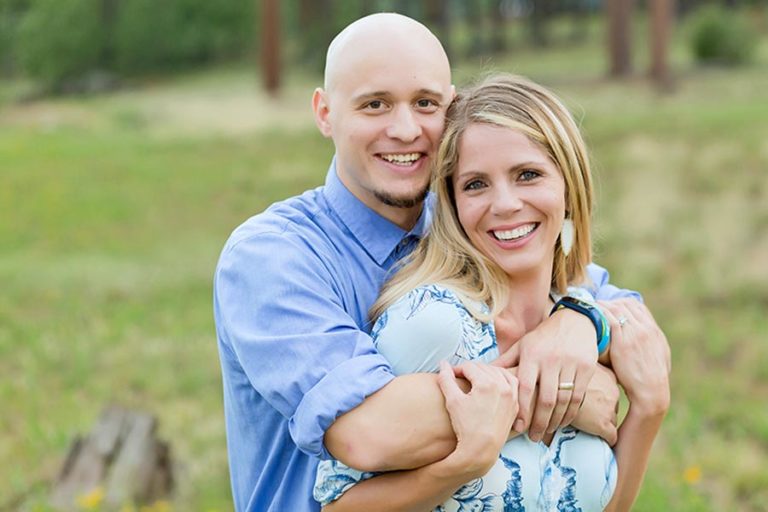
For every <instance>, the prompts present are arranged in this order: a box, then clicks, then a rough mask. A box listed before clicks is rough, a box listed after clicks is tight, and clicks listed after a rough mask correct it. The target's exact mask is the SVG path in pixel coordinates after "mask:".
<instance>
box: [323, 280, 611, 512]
mask: <svg viewBox="0 0 768 512" xmlns="http://www.w3.org/2000/svg"><path fill="white" fill-rule="evenodd" d="M569 294H571V290H569ZM479 306H480V307H481V308H482V309H483V310H484V311H487V308H485V307H484V305H479ZM371 335H372V336H373V338H374V342H375V344H376V347H377V348H378V350H379V352H381V354H382V355H384V356H385V357H386V358H387V360H389V362H390V363H391V364H392V368H393V369H394V372H395V374H397V375H402V374H406V373H416V372H436V371H438V366H439V363H440V361H443V360H446V361H448V362H450V363H451V364H459V363H460V362H462V361H463V360H469V359H473V360H478V361H483V362H490V361H492V360H494V359H496V358H497V357H498V356H499V350H498V347H497V345H496V333H495V331H494V329H493V325H492V324H491V323H483V322H480V321H478V320H477V319H476V318H474V317H473V316H472V315H471V314H470V313H469V311H468V310H467V309H466V307H465V306H464V305H463V304H462V303H461V301H460V300H459V298H458V297H457V295H456V294H455V293H454V292H453V291H452V290H450V289H448V288H445V287H443V286H440V285H425V286H421V287H419V288H416V289H415V290H412V291H411V292H410V293H408V294H407V295H405V296H404V297H403V298H401V299H400V300H399V301H397V302H396V303H395V304H393V305H392V306H390V307H389V308H388V309H387V310H386V311H385V312H384V314H383V315H382V316H381V317H379V319H378V320H377V322H376V324H375V325H374V327H373V331H372V333H371ZM616 472H617V468H616V459H615V458H614V456H613V451H612V450H611V448H610V446H608V444H607V443H606V442H605V441H603V440H602V439H600V438H598V437H595V436H592V435H589V434H586V433H584V432H581V431H579V430H576V429H574V428H572V427H566V428H563V429H559V430H558V431H556V432H555V434H554V437H553V439H552V442H551V443H550V445H549V446H547V445H545V444H544V443H535V442H533V441H531V440H530V439H529V438H528V436H527V435H521V436H517V437H515V438H513V439H511V440H510V441H507V443H506V444H505V445H504V446H503V447H502V450H501V453H500V454H499V459H498V460H497V461H496V464H495V465H494V466H493V467H492V468H491V469H490V471H489V472H488V473H486V475H485V476H483V477H482V478H477V479H475V480H472V481H470V482H468V483H467V484H465V485H464V486H462V487H461V488H460V489H459V490H457V491H456V492H455V493H454V494H453V496H452V497H451V498H450V499H448V501H446V502H445V503H443V504H442V505H440V506H438V507H437V508H436V509H435V511H439V512H453V511H462V512H464V511H473V512H480V511H482V512H490V511H503V512H523V511H528V512H533V511H536V512H551V511H552V512H554V511H563V512H591V511H601V510H603V509H604V508H605V506H606V505H607V504H608V502H609V501H610V499H611V496H613V491H614V489H615V487H616V476H617V473H616ZM375 475H376V473H370V472H360V471H357V470H355V469H352V468H349V467H347V466H345V465H344V464H343V463H341V462H339V461H334V460H332V461H321V462H320V465H319V467H318V472H317V479H316V481H315V490H314V497H315V499H316V500H317V501H318V502H320V504H321V505H327V504H328V503H330V502H332V501H334V500H336V499H338V498H339V497H340V496H341V495H342V494H343V493H344V492H345V491H347V490H348V489H349V488H350V487H352V486H353V485H355V484H356V483H357V482H360V481H362V480H365V479H368V478H371V477H373V476H375Z"/></svg>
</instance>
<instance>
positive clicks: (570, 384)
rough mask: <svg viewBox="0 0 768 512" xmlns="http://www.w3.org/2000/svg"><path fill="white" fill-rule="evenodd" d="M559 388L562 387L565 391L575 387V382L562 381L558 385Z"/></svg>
mask: <svg viewBox="0 0 768 512" xmlns="http://www.w3.org/2000/svg"><path fill="white" fill-rule="evenodd" d="M557 389H561V390H563V391H570V390H572V389H573V382H561V383H560V385H559V386H557Z"/></svg>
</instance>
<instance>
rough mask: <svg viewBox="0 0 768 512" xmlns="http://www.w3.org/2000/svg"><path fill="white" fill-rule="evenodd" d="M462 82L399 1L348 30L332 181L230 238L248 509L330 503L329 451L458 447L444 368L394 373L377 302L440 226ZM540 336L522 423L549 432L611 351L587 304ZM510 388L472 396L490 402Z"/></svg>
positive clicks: (386, 459) (389, 460)
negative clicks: (434, 173) (324, 488)
mask: <svg viewBox="0 0 768 512" xmlns="http://www.w3.org/2000/svg"><path fill="white" fill-rule="evenodd" d="M453 95H454V89H453V86H452V85H451V74H450V68H449V64H448V59H447V57H446V55H445V52H444V51H443V48H442V46H441V45H440V42H439V41H438V40H437V39H436V38H435V36H434V35H433V34H432V33H431V32H430V31H429V30H428V29H427V28H426V27H424V26H423V25H421V24H420V23H418V22H416V21H414V20H412V19H410V18H407V17H404V16H400V15H397V14H375V15H372V16H368V17H365V18H362V19H360V20H358V21H356V22H354V23H352V24H351V25H349V26H348V27H347V28H345V29H344V30H343V31H342V32H341V33H340V34H339V35H338V36H337V37H336V39H334V41H333V42H332V43H331V45H330V47H329V50H328V55H327V62H326V72H325V83H324V88H322V89H317V90H316V91H315V92H314V95H313V97H312V106H313V110H314V114H315V121H316V123H317V126H318V128H319V130H320V132H321V133H322V134H323V135H324V136H326V137H330V138H331V139H333V143H334V146H335V148H336V154H335V157H334V159H333V161H332V162H331V164H330V168H329V170H328V174H327V177H326V181H325V185H324V186H321V187H318V188H316V189H314V190H310V191H307V192H305V193H304V194H302V195H300V196H297V197H293V198H291V199H288V200H286V201H282V202H279V203H276V204H274V205H272V206H271V207H269V208H268V209H267V210H266V211H264V212H263V213H261V214H259V215H256V216H255V217H252V218H251V219H249V220H248V221H246V222H245V223H244V224H242V225H241V226H240V227H238V228H237V229H236V230H235V231H234V233H233V234H232V235H231V237H230V238H229V240H228V241H227V243H226V245H225V247H224V249H223V251H222V254H221V258H220V261H219V264H218V267H217V270H216V276H215V284H214V314H215V320H216V331H217V336H218V342H219V353H220V358H221V366H222V373H223V381H224V408H225V415H226V424H227V442H228V452H229V464H230V473H231V479H232V490H233V495H234V501H235V508H236V510H238V511H275V512H278V511H279V512H285V511H291V512H294V511H316V510H319V506H318V504H317V503H316V502H315V501H314V500H313V499H312V487H313V484H314V479H315V473H316V469H317V463H318V459H319V458H329V457H330V453H332V454H333V456H334V457H335V458H337V459H339V460H341V461H343V462H345V463H346V464H348V465H349V466H351V467H356V468H358V469H361V470H370V471H375V470H392V469H410V468H417V467H420V466H423V465H425V464H428V463H431V462H434V461H436V460H438V459H441V458H443V457H445V456H446V455H448V454H450V453H451V452H452V450H453V449H454V447H455V446H456V435H455V433H454V431H453V429H452V427H451V418H450V417H449V415H448V413H447V411H446V410H445V406H444V405H443V402H444V400H443V395H442V393H441V392H440V389H439V386H438V384H437V376H436V375H432V374H420V375H408V376H402V377H397V378H395V377H394V376H393V374H392V370H391V368H390V366H389V364H388V362H387V361H386V360H385V359H384V358H383V357H382V356H381V355H380V354H378V352H377V351H376V349H375V348H374V346H373V343H372V340H371V338H370V336H369V331H370V327H371V326H370V323H369V320H368V317H367V312H368V309H369V307H370V306H371V305H372V304H373V302H374V300H375V299H376V296H377V295H378V293H379V289H380V287H381V285H382V283H383V281H384V280H385V278H386V276H387V274H388V272H389V270H390V269H391V268H392V266H393V264H394V263H395V262H397V261H398V260H399V259H401V258H402V257H403V256H406V255H407V254H409V252H410V251H411V250H412V249H413V248H414V247H415V244H416V243H417V242H418V240H419V239H420V238H421V237H422V236H423V235H424V233H425V230H426V228H427V226H428V224H429V218H430V204H429V199H428V198H427V187H428V183H429V169H430V165H431V164H432V162H433V159H434V156H435V151H436V149H437V146H438V143H439V140H440V136H441V134H442V131H443V121H444V116H445V111H446V109H447V107H448V105H449V103H450V102H451V100H452V98H453ZM425 198H427V200H426V202H425ZM591 276H592V277H593V279H594V281H595V282H596V283H602V284H603V285H602V286H601V287H600V288H599V289H597V290H595V293H596V296H597V298H601V299H609V298H613V297H616V296H620V295H621V293H620V292H617V290H616V289H615V288H613V287H611V286H610V285H607V284H606V283H607V276H606V275H605V273H604V271H602V269H596V268H592V269H591ZM563 333H568V335H567V336H566V335H565V334H563ZM526 339H527V340H529V341H527V343H529V346H531V347H535V350H531V351H530V353H531V356H530V357H527V356H526V348H525V346H523V347H522V348H521V354H522V356H521V357H522V359H523V361H525V362H526V363H525V364H527V366H524V365H523V364H521V366H520V370H519V371H520V373H521V375H520V382H521V384H520V405H521V411H522V412H521V416H520V418H519V420H518V421H519V422H518V423H516V425H515V428H516V430H520V431H522V430H526V429H528V427H529V425H530V431H529V435H531V437H532V438H535V437H536V436H542V435H543V434H544V430H545V428H546V429H548V428H550V427H552V426H553V425H556V424H560V423H561V422H564V421H567V422H570V421H571V420H572V419H573V417H574V416H575V414H576V409H577V407H578V405H579V403H581V401H582V398H583V397H584V395H585V392H586V389H587V384H588V382H589V381H590V378H591V375H592V372H593V371H594V366H595V360H596V358H597V350H596V342H595V330H594V328H593V327H592V324H591V323H590V322H589V321H588V320H587V319H585V318H584V317H583V316H582V315H579V314H578V313H574V312H562V313H557V314H555V315H553V317H552V318H551V319H550V320H548V321H547V322H545V323H544V324H542V326H541V327H540V329H539V330H538V331H537V334H534V335H531V336H529V337H527V338H526ZM522 343H523V342H522V341H521V342H520V344H522ZM544 361H546V362H547V363H548V364H549V366H548V371H550V372H553V371H554V372H557V373H559V375H560V379H561V380H567V381H570V382H574V383H575V386H574V389H573V390H572V391H570V390H568V391H567V392H566V393H563V392H562V391H560V392H558V390H557V385H556V383H555V384H554V386H550V387H547V388H545V387H544V386H542V388H541V390H540V391H539V398H540V401H541V400H542V397H543V401H544V402H545V403H544V404H543V405H542V404H539V405H537V406H536V407H535V408H534V407H531V402H532V398H533V390H534V388H535V385H536V381H537V379H538V378H539V374H540V372H541V371H543V370H542V366H543V364H544ZM507 385H508V384H507ZM503 387H504V385H503V384H500V383H497V385H496V386H495V388H493V387H492V389H491V390H490V391H489V393H488V394H487V396H486V397H485V398H484V397H476V398H473V399H476V400H483V399H487V400H488V401H489V403H491V402H493V400H497V399H498V396H499V394H503V393H504V392H505V390H504V389H503ZM482 405H483V404H482V402H481V403H478V404H475V406H477V407H475V408H476V409H478V410H485V409H484V408H483V406H482ZM610 407H611V406H609V407H606V408H604V410H607V409H609V408H610ZM452 413H455V414H460V411H452ZM596 416H599V417H597V418H596V419H595V424H596V425H599V426H598V427H597V429H596V430H599V431H600V433H601V435H603V437H606V438H607V439H608V440H609V441H615V435H616V431H615V426H614V425H612V424H611V421H612V420H611V413H610V412H605V413H604V414H602V416H600V415H598V414H596ZM329 452H330V453H329Z"/></svg>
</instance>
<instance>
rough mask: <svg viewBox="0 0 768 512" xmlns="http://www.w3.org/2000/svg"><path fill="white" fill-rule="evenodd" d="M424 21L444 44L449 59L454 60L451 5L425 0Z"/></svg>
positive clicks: (439, 0)
mask: <svg viewBox="0 0 768 512" xmlns="http://www.w3.org/2000/svg"><path fill="white" fill-rule="evenodd" d="M423 6H424V19H425V21H426V22H427V24H428V25H430V27H431V28H433V29H434V32H435V35H436V36H437V38H438V39H440V42H441V43H442V44H443V49H445V53H446V54H448V58H449V59H452V58H453V45H452V44H451V43H452V38H451V9H450V6H451V3H450V2H444V1H441V0H424V2H423Z"/></svg>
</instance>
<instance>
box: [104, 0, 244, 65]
mask: <svg viewBox="0 0 768 512" xmlns="http://www.w3.org/2000/svg"><path fill="white" fill-rule="evenodd" d="M253 7H254V2H244V1H243V0H217V1H216V2H211V1H209V0H165V1H162V2H157V1H156V0H130V1H122V2H118V5H117V9H116V16H115V18H116V19H115V21H114V24H115V36H114V43H113V44H114V65H115V67H116V68H117V69H119V70H120V71H123V72H125V73H137V72H145V71H150V70H157V69H162V68H171V69H173V68H178V67H180V66H184V65H189V64H197V63H205V62H211V61H215V60H223V59H226V58H231V57H233V56H240V55H242V54H243V53H244V52H246V51H247V50H248V49H250V47H251V40H252V38H253V29H254V23H253V17H254V14H253Z"/></svg>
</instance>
